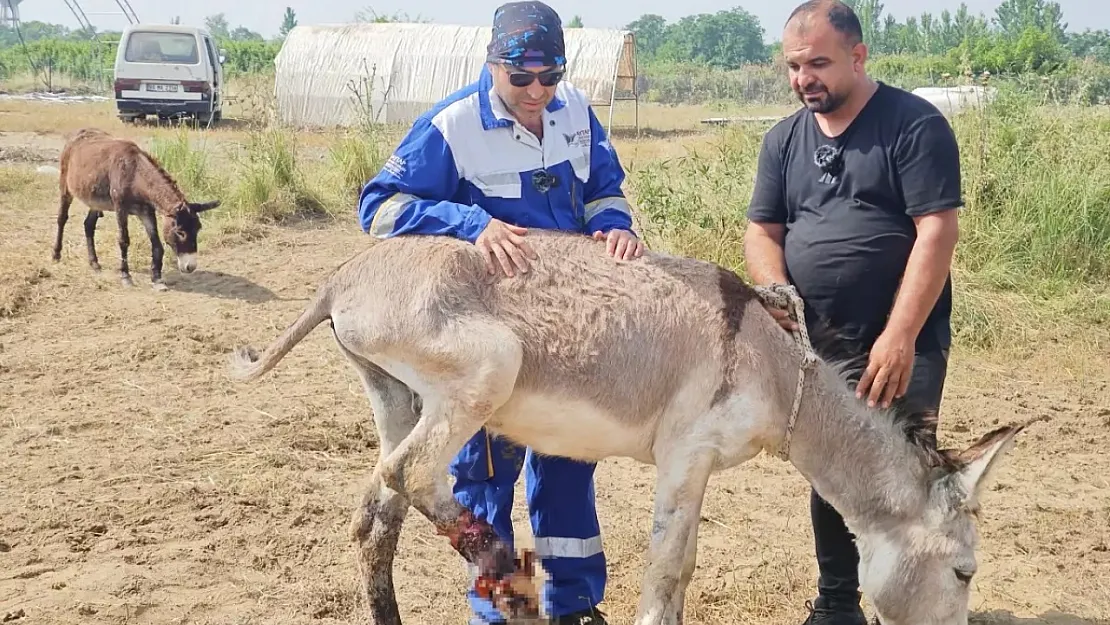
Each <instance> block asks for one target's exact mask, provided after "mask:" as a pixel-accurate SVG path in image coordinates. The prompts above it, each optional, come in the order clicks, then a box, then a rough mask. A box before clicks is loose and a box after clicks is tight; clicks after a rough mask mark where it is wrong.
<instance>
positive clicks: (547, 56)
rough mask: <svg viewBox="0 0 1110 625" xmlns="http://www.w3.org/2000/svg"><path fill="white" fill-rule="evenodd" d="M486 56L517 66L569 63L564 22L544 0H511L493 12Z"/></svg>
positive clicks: (491, 60)
mask: <svg viewBox="0 0 1110 625" xmlns="http://www.w3.org/2000/svg"><path fill="white" fill-rule="evenodd" d="M486 53H487V56H486V60H487V61H489V62H491V63H506V64H509V65H513V66H516V67H544V66H556V67H562V66H564V65H566V62H567V59H566V56H565V54H566V53H565V51H564V48H563V24H562V20H561V19H559V14H558V13H556V12H555V10H554V9H552V8H551V7H549V6H547V5H546V4H544V3H542V2H509V3H508V4H503V5H501V7H500V8H498V9H497V11H495V12H494V14H493V36H492V38H491V39H490V42H489V45H488V46H487V47H486Z"/></svg>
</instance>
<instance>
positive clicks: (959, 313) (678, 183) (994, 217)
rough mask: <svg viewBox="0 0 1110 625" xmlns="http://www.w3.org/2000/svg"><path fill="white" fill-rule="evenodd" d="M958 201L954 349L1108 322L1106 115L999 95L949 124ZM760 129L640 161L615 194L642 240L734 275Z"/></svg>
mask: <svg viewBox="0 0 1110 625" xmlns="http://www.w3.org/2000/svg"><path fill="white" fill-rule="evenodd" d="M953 127H954V129H955V131H956V134H957V137H958V140H959V143H960V146H961V161H962V170H963V186H964V193H965V201H966V207H965V208H964V210H963V211H962V214H961V217H960V228H961V240H960V243H959V246H958V250H957V255H956V259H955V267H954V270H953V273H954V283H955V287H954V288H955V291H956V293H955V303H954V307H955V311H954V321H953V323H954V331H955V333H956V341H957V343H958V344H960V345H963V346H966V347H971V348H999V347H1003V346H1007V345H1019V344H1026V343H1028V342H1029V341H1032V340H1040V339H1043V338H1046V337H1052V338H1057V339H1058V338H1063V337H1065V336H1073V335H1076V334H1077V333H1079V332H1082V331H1083V328H1085V327H1092V326H1094V327H1098V326H1100V325H1101V326H1103V327H1105V325H1106V324H1107V323H1108V322H1110V297H1108V296H1107V285H1108V284H1110V113H1108V112H1107V111H1105V110H1101V109H1099V108H1092V107H1075V108H1059V107H1037V106H1034V105H1033V103H1032V102H1030V101H1029V100H1028V99H1024V98H1022V97H1020V96H1017V95H1013V94H1010V93H1009V92H1006V91H1002V92H1001V94H1000V97H999V98H998V99H997V100H996V101H995V102H994V103H993V104H992V105H991V106H989V107H987V108H985V109H983V110H981V111H969V112H966V113H964V114H962V115H960V116H959V117H957V118H956V119H955V120H954V121H953ZM764 130H765V127H744V128H733V129H727V130H724V131H722V132H721V133H720V134H719V136H718V137H717V140H716V141H715V142H714V143H712V144H710V146H711V147H710V148H709V149H708V150H701V151H690V152H689V153H688V154H687V155H684V156H681V157H678V158H674V159H670V160H661V161H657V162H653V163H649V164H647V165H645V166H643V167H640V168H639V169H637V170H636V171H633V172H631V173H630V176H629V188H630V191H631V192H632V194H633V195H634V196H635V200H636V204H637V207H638V209H639V212H640V222H641V223H640V228H641V230H643V232H644V233H645V236H646V238H647V241H648V243H649V245H651V246H652V247H656V248H661V249H666V250H668V251H672V252H677V253H681V254H686V255H690V256H696V257H699V258H704V259H708V260H712V261H715V262H718V263H721V264H723V265H725V266H728V267H730V268H732V269H735V270H738V271H741V272H743V271H744V263H743V244H742V237H743V231H744V228H745V227H746V225H747V220H746V218H745V217H744V211H745V209H746V208H747V204H748V200H749V198H750V197H751V188H752V181H753V179H754V175H755V166H756V158H757V154H758V149H759V145H760V140H761V137H762V133H763V132H764Z"/></svg>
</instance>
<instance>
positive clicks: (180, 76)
mask: <svg viewBox="0 0 1110 625" xmlns="http://www.w3.org/2000/svg"><path fill="white" fill-rule="evenodd" d="M225 60H226V58H225V56H224V54H223V51H222V50H218V49H217V48H216V45H215V42H214V41H213V39H212V36H211V34H210V33H209V32H208V31H207V30H205V29H204V28H198V27H194V26H181V25H176V24H132V25H130V26H128V27H126V28H125V29H124V31H123V33H122V35H121V36H120V42H119V49H118V50H117V51H116V62H115V99H116V110H117V111H118V114H119V118H120V119H122V120H123V121H125V122H132V121H135V120H137V119H142V118H145V117H146V116H147V115H157V116H158V117H159V119H163V120H165V119H170V118H181V117H192V118H194V119H196V120H197V121H198V122H200V123H202V124H206V125H207V124H213V123H215V122H218V121H219V120H220V119H221V118H222V117H223V85H224V71H223V63H224V61H225Z"/></svg>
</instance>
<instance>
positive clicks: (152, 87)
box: [146, 84, 177, 93]
mask: <svg viewBox="0 0 1110 625" xmlns="http://www.w3.org/2000/svg"><path fill="white" fill-rule="evenodd" d="M146 90H147V91H161V92H163V93H165V92H173V91H177V85H159V84H148V85H147V86H146Z"/></svg>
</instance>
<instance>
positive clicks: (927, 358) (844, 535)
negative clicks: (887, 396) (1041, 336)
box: [809, 350, 948, 610]
mask: <svg viewBox="0 0 1110 625" xmlns="http://www.w3.org/2000/svg"><path fill="white" fill-rule="evenodd" d="M947 372H948V351H947V350H945V351H938V352H930V353H918V354H916V355H915V356H914V363H913V373H912V374H911V377H910V384H909V387H908V388H907V389H906V394H905V396H904V397H903V398H902V400H901V401H903V402H905V404H906V408H907V409H909V410H911V411H915V410H922V409H926V408H933V409H935V410H939V409H940V398H941V394H942V393H943V391H944V380H945V377H946V375H947ZM851 382H852V386H853V387H854V386H855V384H856V383H857V382H858V378H855V377H853V378H852V380H851ZM809 512H810V517H811V519H812V522H813V537H814V542H815V544H816V547H817V567H818V569H819V570H820V577H819V578H818V580H817V590H818V593H819V601H820V603H821V604H823V605H825V606H828V607H841V606H842V607H845V608H848V609H852V610H854V609H856V608H857V607H858V605H859V600H860V593H859V552H858V551H856V545H855V542H853V536H852V533H851V532H849V531H848V528H847V527H846V526H845V525H844V519H843V518H842V517H841V516H840V513H838V512H837V511H836V510H834V509H833V507H832V506H830V505H829V504H828V503H827V502H826V501H825V500H823V499H821V497H820V496H819V495H818V494H817V493H816V492H814V491H812V490H811V492H810V498H809Z"/></svg>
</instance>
